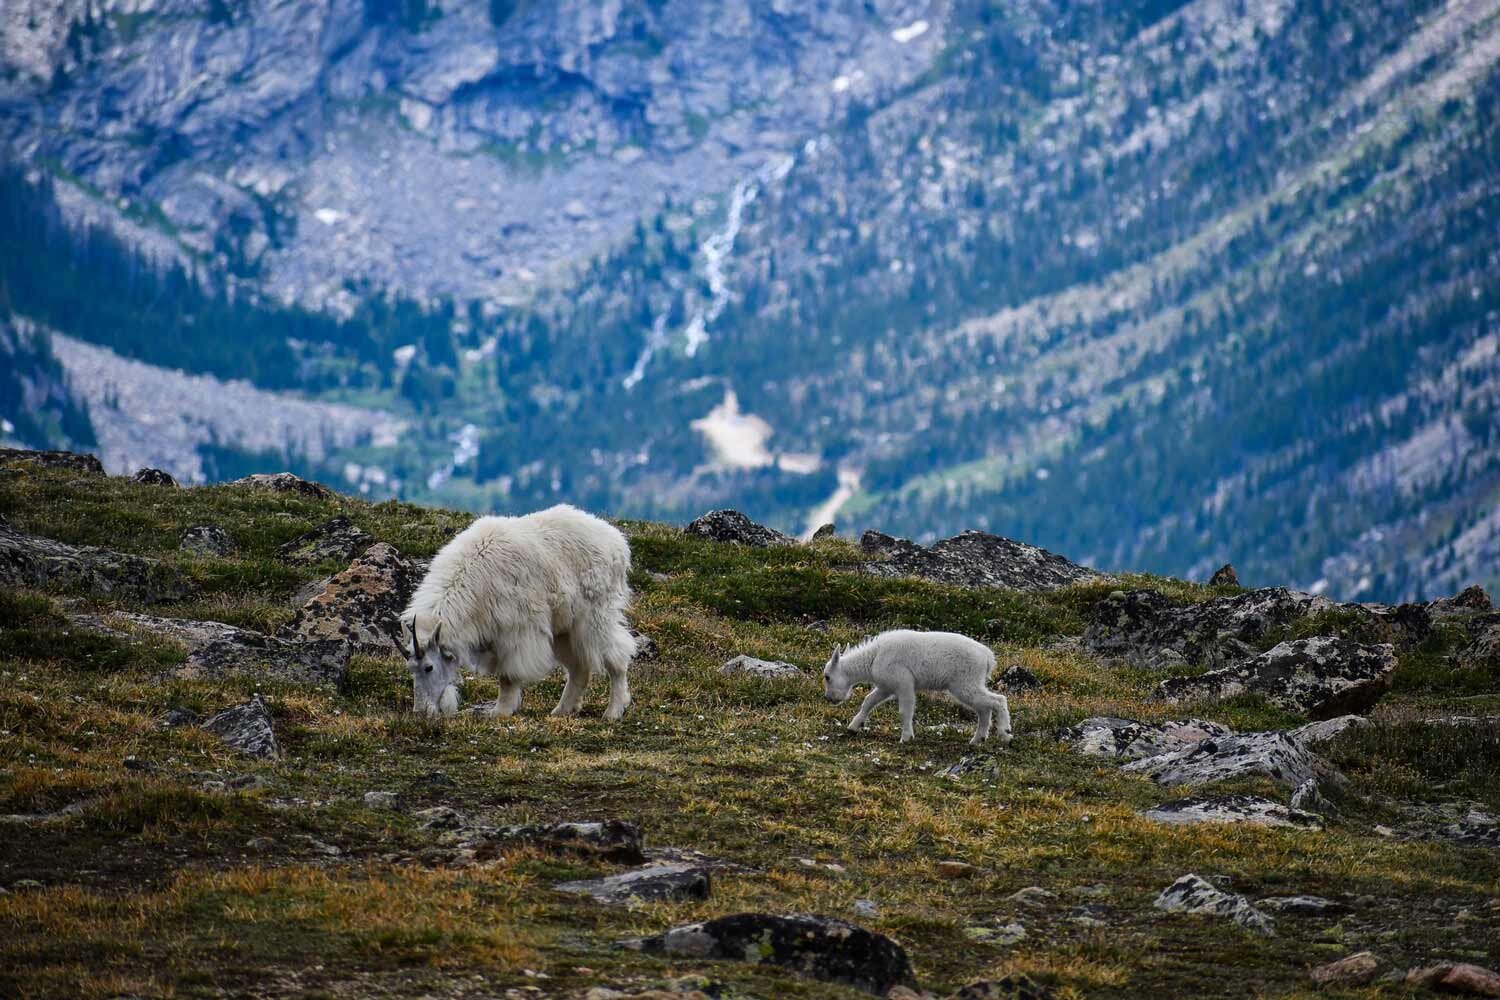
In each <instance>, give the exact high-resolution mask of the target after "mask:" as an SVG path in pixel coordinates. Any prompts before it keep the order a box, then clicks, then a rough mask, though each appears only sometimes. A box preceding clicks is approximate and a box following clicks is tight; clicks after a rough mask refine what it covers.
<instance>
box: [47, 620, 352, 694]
mask: <svg viewBox="0 0 1500 1000" xmlns="http://www.w3.org/2000/svg"><path fill="white" fill-rule="evenodd" d="M71 620H72V622H73V624H74V625H76V626H78V627H80V628H86V629H89V630H91V631H95V632H106V633H109V634H112V635H117V636H121V637H123V638H127V639H128V638H135V637H139V636H141V635H148V636H153V637H155V638H159V639H168V640H171V641H173V642H180V643H182V644H183V645H184V646H186V647H187V649H188V658H187V661H186V662H184V663H183V664H181V665H180V666H177V667H173V668H172V669H171V670H169V671H167V676H171V677H175V678H178V679H181V680H187V679H219V678H223V677H229V676H234V675H248V676H252V677H257V678H264V679H274V680H278V681H286V682H291V683H300V684H326V685H329V686H331V687H334V688H336V689H342V688H343V686H344V681H345V679H346V677H347V675H348V671H349V646H348V645H347V644H346V643H344V642H342V641H338V640H324V641H317V642H292V641H288V640H286V639H278V638H276V637H275V636H270V635H266V634H265V633H263V632H254V631H251V630H250V629H243V628H236V627H234V626H233V625H225V624H222V623H221V622H204V621H191V620H189V619H185V618H156V617H153V616H152V615H143V614H135V613H131V612H116V613H113V614H107V615H93V614H77V615H73V616H72V618H71Z"/></svg>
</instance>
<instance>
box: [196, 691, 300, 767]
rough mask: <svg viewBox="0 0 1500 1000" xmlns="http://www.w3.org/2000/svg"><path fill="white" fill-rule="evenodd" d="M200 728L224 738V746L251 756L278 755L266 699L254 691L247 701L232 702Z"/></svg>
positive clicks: (279, 754) (278, 750) (279, 749)
mask: <svg viewBox="0 0 1500 1000" xmlns="http://www.w3.org/2000/svg"><path fill="white" fill-rule="evenodd" d="M203 728H204V729H206V730H208V731H209V732H211V733H213V734H214V735H215V736H217V737H219V739H221V740H223V741H224V744H225V746H228V747H229V748H231V749H233V750H237V751H239V752H240V753H242V754H247V755H248V756H251V757H268V758H274V757H280V756H281V746H280V745H279V744H278V743H277V742H276V730H275V729H274V728H273V727H272V725H271V713H270V712H269V711H268V710H267V709H266V703H265V702H263V701H261V700H260V695H256V696H255V697H253V698H251V699H250V700H249V701H246V702H241V703H240V704H238V705H233V706H231V707H229V708H226V709H224V711H222V712H219V713H218V714H216V715H213V716H210V717H209V718H208V720H207V721H205V722H204V723H203Z"/></svg>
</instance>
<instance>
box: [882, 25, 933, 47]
mask: <svg viewBox="0 0 1500 1000" xmlns="http://www.w3.org/2000/svg"><path fill="white" fill-rule="evenodd" d="M930 27H931V25H929V24H928V23H927V22H926V21H913V22H912V23H911V24H908V25H907V26H906V27H904V28H897V29H896V30H895V31H893V32H891V39H892V40H893V41H895V42H896V44H898V45H905V44H906V43H907V42H911V41H915V40H917V39H918V38H921V37H922V36H923V35H925V34H927V29H928V28H930Z"/></svg>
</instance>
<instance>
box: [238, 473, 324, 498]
mask: <svg viewBox="0 0 1500 1000" xmlns="http://www.w3.org/2000/svg"><path fill="white" fill-rule="evenodd" d="M224 485H225V486H237V487H240V488H242V489H245V488H250V489H262V490H275V491H276V492H278V493H296V494H298V495H299V496H304V497H311V498H313V499H315V500H332V499H333V496H334V493H333V491H332V490H330V489H329V488H328V487H326V486H324V485H322V484H321V483H314V482H309V481H308V480H306V479H303V478H302V477H300V476H294V475H292V474H291V473H290V472H274V473H267V472H258V473H256V474H255V475H253V476H245V477H244V478H243V479H236V480H233V481H232V482H228V483H225V484H224Z"/></svg>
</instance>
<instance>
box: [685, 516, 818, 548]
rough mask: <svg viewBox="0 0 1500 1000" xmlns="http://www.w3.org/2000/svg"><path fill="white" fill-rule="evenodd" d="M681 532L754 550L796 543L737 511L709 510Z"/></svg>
mask: <svg viewBox="0 0 1500 1000" xmlns="http://www.w3.org/2000/svg"><path fill="white" fill-rule="evenodd" d="M683 530H684V531H685V532H686V533H687V534H689V535H693V536H694V537H696V538H707V539H709V540H710V541H714V542H739V543H740V544H741V545H749V546H752V547H754V548H765V547H766V546H768V545H792V544H794V543H795V541H796V539H793V538H791V537H789V536H787V535H783V534H782V533H781V532H779V531H777V530H776V529H775V528H768V527H766V526H765V525H763V524H756V523H755V522H754V521H752V520H750V519H749V518H748V517H746V516H745V515H744V514H741V513H740V512H739V511H737V510H711V511H709V512H708V513H707V514H704V515H703V516H702V517H700V518H697V519H696V520H694V521H693V522H692V523H690V524H689V525H688V526H687V527H686V528H684V529H683Z"/></svg>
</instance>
